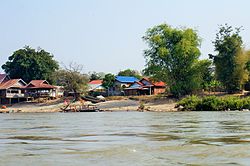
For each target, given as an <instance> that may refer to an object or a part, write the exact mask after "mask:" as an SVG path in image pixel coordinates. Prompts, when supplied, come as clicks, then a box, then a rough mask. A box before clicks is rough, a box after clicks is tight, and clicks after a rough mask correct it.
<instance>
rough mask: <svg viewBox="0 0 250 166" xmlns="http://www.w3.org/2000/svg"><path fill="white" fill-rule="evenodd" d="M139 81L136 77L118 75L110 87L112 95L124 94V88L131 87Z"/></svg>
mask: <svg viewBox="0 0 250 166" xmlns="http://www.w3.org/2000/svg"><path fill="white" fill-rule="evenodd" d="M137 81H139V80H138V79H137V78H135V77H129V76H116V77H115V82H114V85H113V87H111V89H109V91H110V93H111V94H112V95H124V89H125V88H128V87H130V86H131V85H132V84H133V83H134V82H137Z"/></svg>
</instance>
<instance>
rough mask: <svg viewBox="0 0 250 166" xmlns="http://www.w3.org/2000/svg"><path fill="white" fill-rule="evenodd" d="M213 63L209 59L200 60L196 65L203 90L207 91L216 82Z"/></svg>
mask: <svg viewBox="0 0 250 166" xmlns="http://www.w3.org/2000/svg"><path fill="white" fill-rule="evenodd" d="M212 63H213V62H212V61H211V60H208V59H204V60H198V61H197V62H196V64H195V67H196V70H197V71H196V72H197V73H198V74H199V82H200V83H201V84H200V86H201V88H202V89H206V88H207V87H206V86H208V85H209V84H210V83H211V82H212V81H213V80H214V67H213V66H212Z"/></svg>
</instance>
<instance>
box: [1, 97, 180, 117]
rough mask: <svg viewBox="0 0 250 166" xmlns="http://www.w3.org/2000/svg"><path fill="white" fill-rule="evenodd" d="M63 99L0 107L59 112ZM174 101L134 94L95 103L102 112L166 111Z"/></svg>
mask: <svg viewBox="0 0 250 166" xmlns="http://www.w3.org/2000/svg"><path fill="white" fill-rule="evenodd" d="M63 101H64V100H63V99H57V100H53V101H49V102H45V103H36V102H23V103H18V104H14V105H12V106H8V107H7V108H6V109H0V112H1V113H16V112H24V113H29V112H37V113H41V112H61V111H62V109H61V108H63V107H65V104H64V102H63ZM82 104H86V105H87V104H89V103H88V102H75V103H72V104H71V106H79V105H82ZM175 105H176V101H175V100H173V99H170V98H159V97H157V96H136V97H119V98H118V97H116V98H108V101H106V102H101V103H98V104H95V106H96V107H97V109H99V110H101V111H103V112H113V111H152V112H168V111H177V109H176V108H175Z"/></svg>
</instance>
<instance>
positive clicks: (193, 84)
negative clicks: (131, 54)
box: [143, 24, 200, 97]
mask: <svg viewBox="0 0 250 166" xmlns="http://www.w3.org/2000/svg"><path fill="white" fill-rule="evenodd" d="M143 39H144V41H145V42H146V43H147V44H148V46H149V49H147V50H145V51H144V56H145V58H146V69H145V70H144V72H145V73H146V74H148V75H151V76H153V77H154V78H156V79H158V80H162V81H165V82H167V84H168V85H169V86H170V92H171V93H172V94H173V95H174V96H176V97H180V96H181V95H186V94H190V93H191V92H192V91H193V90H195V89H196V88H198V87H199V82H197V79H198V74H197V70H196V67H195V62H196V61H197V60H198V58H199V56H200V50H199V48H198V47H199V46H200V39H199V37H198V35H197V33H196V32H195V31H194V30H193V29H190V28H184V29H175V28H172V27H170V26H169V25H167V24H161V25H158V26H155V27H153V28H151V29H149V30H148V31H147V32H146V35H145V36H144V37H143Z"/></svg>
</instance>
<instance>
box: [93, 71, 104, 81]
mask: <svg viewBox="0 0 250 166" xmlns="http://www.w3.org/2000/svg"><path fill="white" fill-rule="evenodd" d="M104 76H105V74H104V73H102V72H100V73H97V72H92V73H90V78H89V79H90V81H92V80H101V79H103V78H104Z"/></svg>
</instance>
